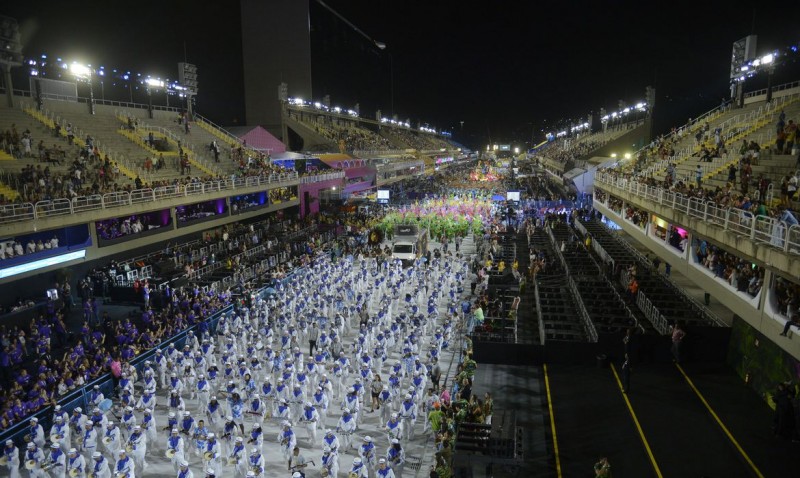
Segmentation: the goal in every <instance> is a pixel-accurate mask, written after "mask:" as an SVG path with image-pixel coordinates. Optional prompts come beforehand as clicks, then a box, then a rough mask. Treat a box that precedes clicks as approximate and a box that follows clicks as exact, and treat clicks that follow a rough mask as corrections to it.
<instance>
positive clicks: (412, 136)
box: [382, 128, 453, 151]
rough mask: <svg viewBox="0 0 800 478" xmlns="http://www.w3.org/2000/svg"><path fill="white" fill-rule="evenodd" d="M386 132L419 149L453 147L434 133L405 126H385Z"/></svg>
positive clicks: (402, 142) (430, 149) (436, 149)
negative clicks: (415, 130)
mask: <svg viewBox="0 0 800 478" xmlns="http://www.w3.org/2000/svg"><path fill="white" fill-rule="evenodd" d="M382 131H385V132H386V134H388V135H390V136H392V137H394V138H395V139H396V140H397V141H398V142H400V143H401V144H405V145H408V147H409V148H413V149H416V150H419V151H434V150H435V151H440V150H441V149H443V148H444V149H447V150H450V149H453V145H451V144H450V143H448V142H447V141H445V140H443V139H441V138H438V137H436V136H434V135H432V134H426V133H417V132H414V131H411V130H409V129H404V128H383V129H382Z"/></svg>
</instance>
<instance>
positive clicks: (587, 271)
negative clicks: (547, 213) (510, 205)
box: [551, 222, 652, 333]
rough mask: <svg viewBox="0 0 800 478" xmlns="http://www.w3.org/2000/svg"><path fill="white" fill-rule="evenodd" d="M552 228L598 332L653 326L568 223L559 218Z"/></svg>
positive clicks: (614, 331) (644, 328) (560, 252)
mask: <svg viewBox="0 0 800 478" xmlns="http://www.w3.org/2000/svg"><path fill="white" fill-rule="evenodd" d="M551 231H552V234H553V238H554V240H555V241H556V244H559V245H560V244H563V245H564V246H563V247H559V249H560V250H559V251H558V253H559V254H561V256H562V257H563V258H564V261H565V264H566V266H567V270H568V271H569V275H570V277H572V279H573V281H574V283H575V285H576V288H577V291H578V294H579V295H580V300H581V301H582V302H583V305H584V307H585V308H586V310H587V312H588V313H589V317H590V319H591V320H592V322H593V323H594V326H595V328H596V329H597V332H598V333H620V332H622V331H624V330H625V329H626V328H629V327H640V328H641V329H642V330H652V327H651V326H650V324H649V323H647V322H645V323H644V324H641V321H639V320H638V319H637V318H636V317H635V316H634V314H633V313H632V312H631V310H630V309H629V308H628V307H627V306H626V305H625V302H624V300H623V299H622V297H621V296H620V294H619V293H618V292H617V291H616V289H614V286H613V285H612V284H611V283H610V282H609V281H608V279H607V278H606V277H605V276H604V275H603V274H602V271H601V270H600V266H599V265H598V264H597V262H595V260H594V258H592V256H591V255H590V254H589V252H588V251H587V250H586V248H585V247H584V244H583V242H582V241H580V240H579V239H578V238H577V237H576V234H575V232H574V231H573V230H572V228H571V227H570V226H569V225H567V224H566V223H564V222H558V223H556V224H555V225H554V226H553V227H552V229H551ZM645 325H646V326H647V327H645Z"/></svg>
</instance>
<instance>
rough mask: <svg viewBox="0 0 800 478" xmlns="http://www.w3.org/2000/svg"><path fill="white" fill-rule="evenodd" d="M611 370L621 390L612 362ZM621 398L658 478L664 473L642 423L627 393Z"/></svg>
mask: <svg viewBox="0 0 800 478" xmlns="http://www.w3.org/2000/svg"><path fill="white" fill-rule="evenodd" d="M611 371H612V372H614V378H615V379H616V380H617V385H618V386H619V390H620V392H621V391H622V390H624V389H623V387H622V381H620V379H619V375H617V369H616V368H615V367H614V364H613V363H612V364H611ZM622 398H624V399H625V405H627V406H628V411H629V412H631V417H632V418H633V423H634V424H635V425H636V429H637V430H638V431H639V437H640V438H641V439H642V443H644V449H645V450H646V451H647V456H649V457H650V463H652V464H653V469H654V470H655V471H656V476H658V478H663V476H664V475H662V474H661V469H660V468H659V467H658V463H656V457H655V456H653V450H651V449H650V443H648V441H647V438H646V437H645V436H644V431H643V430H642V425H641V424H640V423H639V419H638V418H636V412H634V411H633V407H632V406H631V401H630V400H628V395H627V394H626V393H623V394H622Z"/></svg>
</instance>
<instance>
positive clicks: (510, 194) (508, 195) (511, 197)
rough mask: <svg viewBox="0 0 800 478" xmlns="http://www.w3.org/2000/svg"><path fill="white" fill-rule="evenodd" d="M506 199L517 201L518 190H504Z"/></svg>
mask: <svg viewBox="0 0 800 478" xmlns="http://www.w3.org/2000/svg"><path fill="white" fill-rule="evenodd" d="M506 201H519V191H508V192H506Z"/></svg>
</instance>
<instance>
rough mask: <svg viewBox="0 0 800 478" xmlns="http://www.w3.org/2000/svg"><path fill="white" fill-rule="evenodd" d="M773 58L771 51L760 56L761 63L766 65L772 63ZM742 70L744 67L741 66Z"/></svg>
mask: <svg viewBox="0 0 800 478" xmlns="http://www.w3.org/2000/svg"><path fill="white" fill-rule="evenodd" d="M774 59H775V57H774V56H773V55H772V53H770V54H768V55H764V56H762V57H761V64H762V65H768V64H770V63H772V61H773V60H774ZM742 71H744V68H742Z"/></svg>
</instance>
